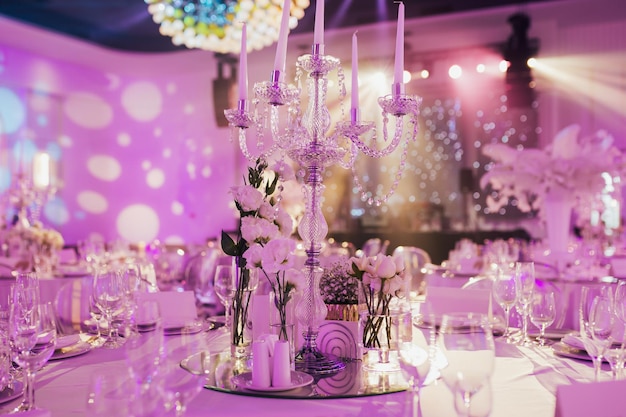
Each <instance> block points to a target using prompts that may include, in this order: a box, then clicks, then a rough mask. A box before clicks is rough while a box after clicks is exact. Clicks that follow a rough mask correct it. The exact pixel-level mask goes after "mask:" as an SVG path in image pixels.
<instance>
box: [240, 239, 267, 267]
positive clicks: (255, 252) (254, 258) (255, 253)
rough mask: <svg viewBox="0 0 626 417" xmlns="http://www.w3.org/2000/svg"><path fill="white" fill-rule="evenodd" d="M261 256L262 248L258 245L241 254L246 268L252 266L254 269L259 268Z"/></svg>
mask: <svg viewBox="0 0 626 417" xmlns="http://www.w3.org/2000/svg"><path fill="white" fill-rule="evenodd" d="M262 254H263V246H261V245H260V244H259V243H255V244H254V245H252V246H250V247H249V248H248V250H247V251H246V252H245V253H244V254H243V257H244V258H245V259H246V262H247V265H248V267H252V266H254V267H255V268H260V267H261V257H262Z"/></svg>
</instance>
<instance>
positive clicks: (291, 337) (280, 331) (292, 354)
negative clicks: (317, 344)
mask: <svg viewBox="0 0 626 417" xmlns="http://www.w3.org/2000/svg"><path fill="white" fill-rule="evenodd" d="M295 328H296V325H295V324H293V323H291V324H280V323H274V324H270V332H271V334H272V335H276V336H277V337H278V340H287V341H289V362H290V363H291V370H292V371H295V370H296V343H295V337H296V332H295Z"/></svg>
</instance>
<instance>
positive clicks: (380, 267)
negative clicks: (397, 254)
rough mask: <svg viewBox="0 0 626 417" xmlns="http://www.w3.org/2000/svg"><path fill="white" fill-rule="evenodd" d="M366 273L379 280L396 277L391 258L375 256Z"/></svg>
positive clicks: (394, 263)
mask: <svg viewBox="0 0 626 417" xmlns="http://www.w3.org/2000/svg"><path fill="white" fill-rule="evenodd" d="M368 272H370V274H372V275H375V276H377V277H380V278H391V277H393V276H394V275H396V262H395V261H394V259H393V257H392V256H388V255H376V257H375V258H374V261H373V263H372V264H371V265H370V268H369V270H368Z"/></svg>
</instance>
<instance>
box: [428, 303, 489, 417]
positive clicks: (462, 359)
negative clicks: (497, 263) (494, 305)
mask: <svg viewBox="0 0 626 417" xmlns="http://www.w3.org/2000/svg"><path fill="white" fill-rule="evenodd" d="M437 344H438V346H439V348H440V349H441V352H442V353H443V355H444V356H445V357H446V360H447V362H448V364H447V366H445V367H443V368H442V369H441V376H442V378H443V380H444V382H445V383H446V385H447V386H448V388H450V390H451V391H452V393H453V394H454V404H455V408H456V410H457V412H459V413H461V414H462V415H465V416H468V417H484V416H488V415H489V413H490V412H491V381H490V379H491V375H492V374H493V369H494V364H495V344H494V340H493V332H492V328H491V325H490V323H489V318H488V317H487V316H486V315H482V314H475V313H454V314H444V315H443V318H442V320H441V327H440V329H439V337H438V339H437ZM479 396H480V397H482V399H481V401H474V400H475V397H479Z"/></svg>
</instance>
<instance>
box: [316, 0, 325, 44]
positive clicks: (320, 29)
mask: <svg viewBox="0 0 626 417" xmlns="http://www.w3.org/2000/svg"><path fill="white" fill-rule="evenodd" d="M313 43H314V44H315V45H324V0H317V1H316V2H315V27H314V30H313Z"/></svg>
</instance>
